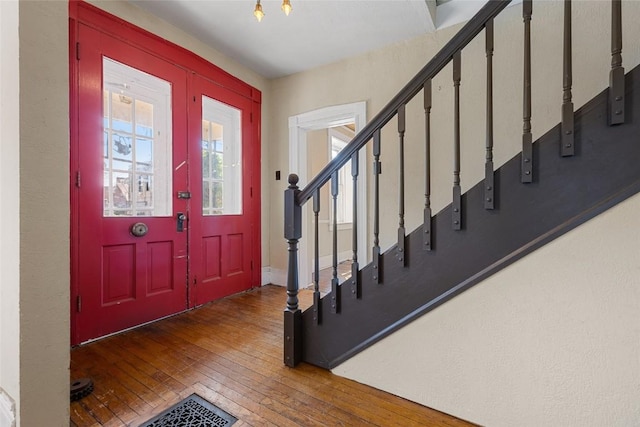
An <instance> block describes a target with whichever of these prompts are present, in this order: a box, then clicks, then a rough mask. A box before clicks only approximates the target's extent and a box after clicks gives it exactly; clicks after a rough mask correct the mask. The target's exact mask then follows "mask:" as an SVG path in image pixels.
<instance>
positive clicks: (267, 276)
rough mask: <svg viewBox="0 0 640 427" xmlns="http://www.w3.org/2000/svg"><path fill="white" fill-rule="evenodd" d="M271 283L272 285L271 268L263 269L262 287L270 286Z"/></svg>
mask: <svg viewBox="0 0 640 427" xmlns="http://www.w3.org/2000/svg"><path fill="white" fill-rule="evenodd" d="M269 283H271V267H262V277H261V279H260V286H264V285H268V284H269Z"/></svg>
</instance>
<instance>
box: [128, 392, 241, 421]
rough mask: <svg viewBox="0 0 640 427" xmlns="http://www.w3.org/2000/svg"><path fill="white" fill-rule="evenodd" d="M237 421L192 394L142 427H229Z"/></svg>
mask: <svg viewBox="0 0 640 427" xmlns="http://www.w3.org/2000/svg"><path fill="white" fill-rule="evenodd" d="M236 421H238V420H237V419H236V418H235V417H233V416H232V415H229V414H227V413H226V412H225V411H223V410H222V409H220V408H218V407H217V406H215V405H213V404H212V403H210V402H207V401H206V400H204V399H203V398H201V397H200V396H198V395H197V394H192V395H191V396H189V397H187V398H186V399H184V400H182V401H180V402H178V403H176V404H175V405H173V406H172V407H171V408H169V409H167V410H166V411H164V412H163V413H161V414H160V415H157V416H155V417H153V418H152V419H150V420H149V421H147V422H146V423H144V424H142V425H141V426H140V427H227V426H231V425H233V424H234V423H235V422H236Z"/></svg>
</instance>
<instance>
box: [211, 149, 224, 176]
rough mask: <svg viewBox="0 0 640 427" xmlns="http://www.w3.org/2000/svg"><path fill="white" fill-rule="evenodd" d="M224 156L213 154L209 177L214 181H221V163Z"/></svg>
mask: <svg viewBox="0 0 640 427" xmlns="http://www.w3.org/2000/svg"><path fill="white" fill-rule="evenodd" d="M223 161H224V156H223V155H222V154H219V153H213V162H212V163H211V176H212V177H213V178H216V179H222V173H223V169H222V163H223Z"/></svg>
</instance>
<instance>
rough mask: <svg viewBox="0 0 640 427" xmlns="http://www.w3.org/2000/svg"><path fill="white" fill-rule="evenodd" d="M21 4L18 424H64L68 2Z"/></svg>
mask: <svg viewBox="0 0 640 427" xmlns="http://www.w3.org/2000/svg"><path fill="white" fill-rule="evenodd" d="M19 5H20V12H19V13H20V33H19V34H20V106H19V108H20V418H21V422H20V425H22V426H25V427H27V426H45V425H47V426H62V425H69V418H68V416H69V415H68V412H69V262H70V261H69V101H68V100H69V72H68V69H69V63H68V59H67V58H68V43H67V40H68V37H69V36H68V31H69V30H68V21H67V17H68V12H67V7H68V6H67V3H66V2H61V1H54V2H48V1H21V2H19Z"/></svg>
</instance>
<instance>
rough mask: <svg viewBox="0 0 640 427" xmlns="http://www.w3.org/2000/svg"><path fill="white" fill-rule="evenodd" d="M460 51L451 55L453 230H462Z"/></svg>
mask: <svg viewBox="0 0 640 427" xmlns="http://www.w3.org/2000/svg"><path fill="white" fill-rule="evenodd" d="M461 57H462V54H461V52H460V51H457V52H456V53H455V54H454V55H453V87H454V91H455V93H454V112H453V114H454V116H453V202H452V204H451V210H452V223H453V229H454V230H460V229H462V191H461V189H460V80H461V70H460V68H461V64H460V63H461V62H462V61H461Z"/></svg>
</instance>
